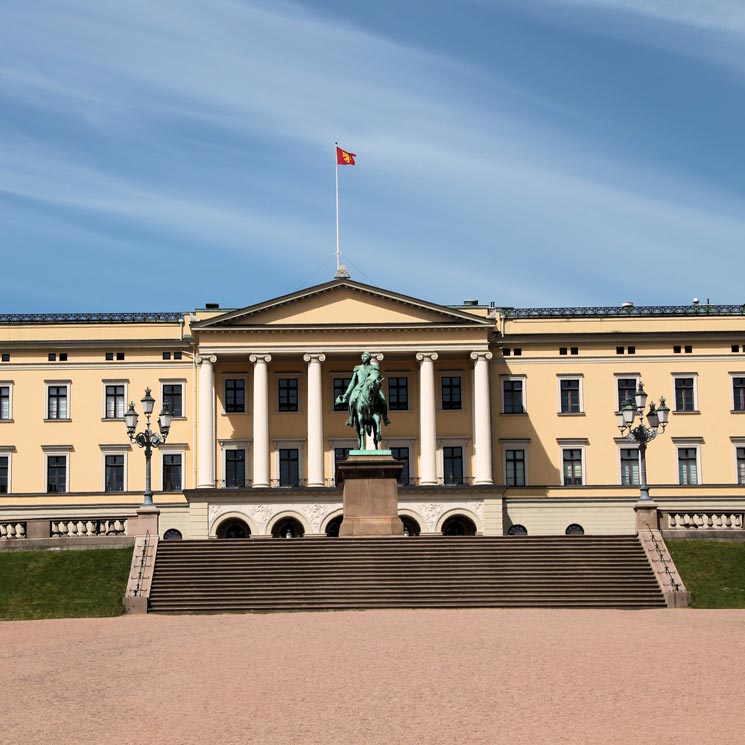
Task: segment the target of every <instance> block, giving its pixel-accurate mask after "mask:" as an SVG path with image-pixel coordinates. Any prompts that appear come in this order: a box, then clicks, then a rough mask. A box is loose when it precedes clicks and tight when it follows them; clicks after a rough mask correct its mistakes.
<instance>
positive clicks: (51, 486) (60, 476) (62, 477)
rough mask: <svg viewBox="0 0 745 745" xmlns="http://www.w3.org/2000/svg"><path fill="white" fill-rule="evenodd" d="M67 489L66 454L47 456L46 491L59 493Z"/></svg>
mask: <svg viewBox="0 0 745 745" xmlns="http://www.w3.org/2000/svg"><path fill="white" fill-rule="evenodd" d="M66 491H67V456H66V455H48V456H47V492H48V493H49V494H61V493H62V492H66Z"/></svg>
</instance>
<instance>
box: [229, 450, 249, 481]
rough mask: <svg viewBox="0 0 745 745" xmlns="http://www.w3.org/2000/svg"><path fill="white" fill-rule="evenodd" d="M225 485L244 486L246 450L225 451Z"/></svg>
mask: <svg viewBox="0 0 745 745" xmlns="http://www.w3.org/2000/svg"><path fill="white" fill-rule="evenodd" d="M225 486H227V487H228V488H231V487H232V488H242V487H244V486H246V451H245V450H226V451H225Z"/></svg>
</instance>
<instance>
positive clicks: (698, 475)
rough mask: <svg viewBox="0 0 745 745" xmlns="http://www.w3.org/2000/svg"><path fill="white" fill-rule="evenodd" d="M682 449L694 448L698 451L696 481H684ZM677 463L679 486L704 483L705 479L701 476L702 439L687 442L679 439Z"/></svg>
mask: <svg viewBox="0 0 745 745" xmlns="http://www.w3.org/2000/svg"><path fill="white" fill-rule="evenodd" d="M681 450H694V451H695V452H696V458H695V463H696V481H694V482H692V481H690V480H689V481H688V482H683V481H682V479H681V475H682V474H681V470H680V466H681V462H680V451H681ZM675 464H676V467H677V468H676V471H677V477H678V481H677V485H678V486H701V485H702V484H703V479H702V476H701V446H700V440H697V441H695V442H685V441H677V442H675Z"/></svg>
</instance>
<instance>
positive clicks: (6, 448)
mask: <svg viewBox="0 0 745 745" xmlns="http://www.w3.org/2000/svg"><path fill="white" fill-rule="evenodd" d="M14 450H15V446H13V445H0V458H7V459H8V478H7V489H6V491H4V492H0V498H2V496H5V495H7V494H12V493H13V451H14Z"/></svg>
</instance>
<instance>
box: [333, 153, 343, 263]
mask: <svg viewBox="0 0 745 745" xmlns="http://www.w3.org/2000/svg"><path fill="white" fill-rule="evenodd" d="M334 145H336V146H337V147H338V146H339V143H338V142H335V143H334ZM334 162H335V163H336V271H337V272H338V271H339V267H340V266H341V248H340V244H339V159H338V157H337V153H336V149H334Z"/></svg>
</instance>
